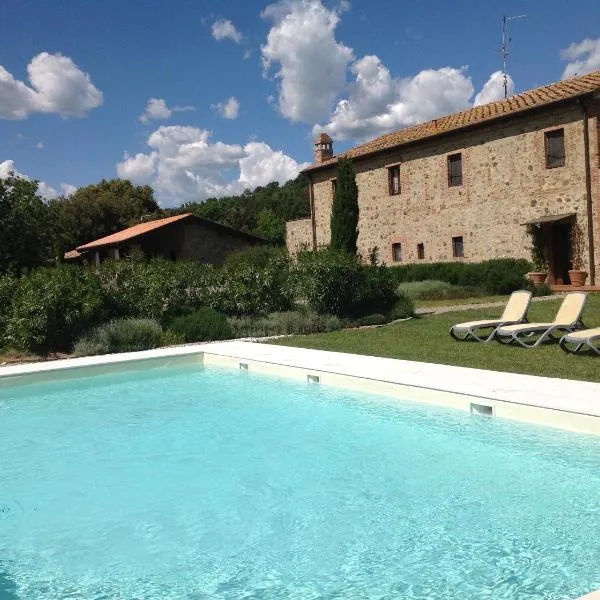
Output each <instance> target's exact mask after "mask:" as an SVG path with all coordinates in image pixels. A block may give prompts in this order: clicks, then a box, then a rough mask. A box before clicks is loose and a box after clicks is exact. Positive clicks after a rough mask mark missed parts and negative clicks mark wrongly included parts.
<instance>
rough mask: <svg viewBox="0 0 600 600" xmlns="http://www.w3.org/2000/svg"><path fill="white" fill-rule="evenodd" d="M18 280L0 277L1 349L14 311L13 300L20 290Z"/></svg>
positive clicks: (4, 276)
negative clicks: (7, 325)
mask: <svg viewBox="0 0 600 600" xmlns="http://www.w3.org/2000/svg"><path fill="white" fill-rule="evenodd" d="M18 289H19V288H18V279H17V278H16V277H11V276H10V275H0V347H1V346H2V344H3V342H4V334H5V332H6V324H7V323H8V319H9V317H10V314H11V311H12V304H13V299H14V297H15V295H16V293H17V290H18Z"/></svg>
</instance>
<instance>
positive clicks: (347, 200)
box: [331, 158, 359, 255]
mask: <svg viewBox="0 0 600 600" xmlns="http://www.w3.org/2000/svg"><path fill="white" fill-rule="evenodd" d="M358 213H359V210H358V187H357V185H356V176H355V174H354V168H353V167H352V161H350V160H347V159H344V158H341V159H340V160H339V161H338V168H337V183H336V192H335V197H334V199H333V205H332V207H331V248H332V249H333V250H340V251H345V252H349V253H350V254H353V255H355V254H356V240H357V239H358Z"/></svg>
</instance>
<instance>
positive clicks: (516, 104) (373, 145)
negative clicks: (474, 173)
mask: <svg viewBox="0 0 600 600" xmlns="http://www.w3.org/2000/svg"><path fill="white" fill-rule="evenodd" d="M597 90H600V71H594V72H592V73H588V74H587V75H582V76H580V77H574V78H572V79H567V80H565V81H557V82H556V83H552V84H550V85H546V86H542V87H538V88H535V89H533V90H529V91H527V92H523V93H522V94H519V95H517V96H513V97H512V98H508V99H507V100H498V101H496V102H490V103H489V104H485V105H483V106H475V107H473V108H470V109H468V110H465V111H462V112H459V113H455V114H452V115H447V116H444V117H439V118H438V119H433V120H432V121H427V122H426V123H420V124H419V125H414V126H413V127H408V128H406V129H400V130H398V131H394V132H392V133H387V134H385V135H382V136H379V137H377V138H375V139H373V140H371V141H370V142H367V143H366V144H361V145H360V146H356V147H355V148H351V149H350V150H347V151H346V152H343V153H342V154H341V155H339V156H342V157H345V158H358V157H360V156H366V155H369V154H373V153H374V152H379V151H381V150H387V149H391V148H395V147H396V146H401V145H403V144H407V143H409V142H414V141H417V140H424V139H428V138H432V137H435V136H436V135H440V134H442V133H448V132H450V131H457V130H459V129H462V128H464V127H469V126H471V125H477V124H479V123H486V122H489V121H492V120H494V119H497V118H500V117H503V116H505V115H509V114H515V113H520V112H522V111H525V110H531V109H533V108H539V107H542V106H546V105H548V104H551V103H553V102H560V101H563V100H569V99H571V98H576V97H577V96H581V95H583V94H589V93H591V92H594V91H597ZM339 156H334V157H333V158H330V159H329V160H326V161H323V162H322V163H315V164H312V165H311V166H309V167H307V168H306V169H304V170H305V171H311V170H313V169H319V168H322V167H326V166H328V165H333V164H335V163H336V162H337V160H338V158H339Z"/></svg>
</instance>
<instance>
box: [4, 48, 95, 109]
mask: <svg viewBox="0 0 600 600" xmlns="http://www.w3.org/2000/svg"><path fill="white" fill-rule="evenodd" d="M27 73H28V75H29V84H30V85H27V84H26V83H24V82H22V81H18V80H17V79H15V78H14V77H13V75H12V74H11V73H9V72H8V71H7V70H6V69H5V68H4V67H2V66H1V65H0V118H3V119H24V118H26V117H27V116H28V115H29V114H31V113H57V114H59V115H61V116H62V117H83V116H84V115H85V114H86V113H87V112H88V111H89V110H92V109H94V108H97V107H98V106H100V105H101V104H102V102H103V96H102V92H101V91H100V90H98V89H97V88H96V87H95V86H94V84H93V83H92V81H91V79H90V76H89V75H88V74H87V73H84V72H83V71H82V70H81V69H80V68H79V67H78V66H77V65H76V64H75V63H74V62H73V61H72V60H71V59H70V58H69V57H68V56H63V55H61V54H48V53H47V52H42V53H40V54H38V55H37V56H35V57H34V58H33V59H32V60H31V62H30V63H29V65H27Z"/></svg>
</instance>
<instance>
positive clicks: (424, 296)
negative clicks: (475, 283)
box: [396, 279, 485, 300]
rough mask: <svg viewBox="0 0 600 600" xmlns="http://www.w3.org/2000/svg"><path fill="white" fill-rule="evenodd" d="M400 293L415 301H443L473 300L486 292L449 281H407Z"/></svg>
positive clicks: (400, 286)
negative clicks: (455, 299)
mask: <svg viewBox="0 0 600 600" xmlns="http://www.w3.org/2000/svg"><path fill="white" fill-rule="evenodd" d="M396 289H397V291H398V293H400V294H404V295H406V296H408V297H409V298H412V299H413V300H441V299H452V298H457V299H461V298H473V297H474V296H483V295H484V294H485V292H484V291H483V290H481V289H479V288H476V287H471V286H464V285H453V284H451V283H448V282H447V281H435V280H431V279H426V280H425V281H407V282H405V283H401V284H399V285H398V287H397V288H396Z"/></svg>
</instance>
